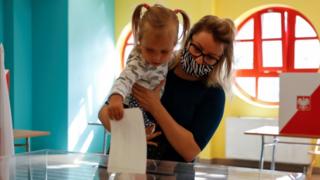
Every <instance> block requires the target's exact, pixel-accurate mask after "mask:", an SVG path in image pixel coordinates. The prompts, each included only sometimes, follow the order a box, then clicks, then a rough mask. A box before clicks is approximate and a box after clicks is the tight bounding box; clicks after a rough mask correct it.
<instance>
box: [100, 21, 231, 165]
mask: <svg viewBox="0 0 320 180" xmlns="http://www.w3.org/2000/svg"><path fill="white" fill-rule="evenodd" d="M234 37H235V28H234V24H233V22H232V21H231V20H229V19H221V18H219V17H217V16H211V15H208V16H204V17H203V18H201V19H200V20H199V21H198V22H197V23H196V24H195V25H194V26H193V27H192V28H191V30H190V32H189V34H188V36H187V39H186V42H185V43H184V47H183V49H182V50H181V51H180V52H179V53H178V54H177V56H176V57H175V63H173V64H172V66H171V68H170V70H169V72H168V75H167V78H166V83H165V88H164V94H163V96H162V98H161V100H160V89H161V85H162V84H163V83H162V84H161V85H159V86H158V87H157V88H155V89H154V90H148V89H146V88H143V87H142V86H139V85H137V84H135V85H134V87H133V96H134V97H135V98H136V99H137V101H138V102H139V104H140V105H141V106H142V107H143V108H144V109H145V110H146V111H148V112H149V113H150V114H151V115H152V116H153V117H154V120H155V122H156V123H157V125H158V126H157V131H156V132H157V133H158V132H161V135H159V134H156V135H159V136H158V137H155V138H153V137H152V136H153V135H151V138H153V139H152V142H155V143H156V144H157V145H158V146H157V157H156V159H161V160H172V161H186V162H190V161H193V160H194V159H195V157H196V156H197V155H198V154H199V153H200V152H201V150H202V149H203V148H204V147H205V146H206V145H207V143H208V142H209V140H210V139H211V137H212V135H213V134H214V132H215V131H216V129H217V127H218V126H219V124H220V121H221V119H222V116H223V112H224V105H225V90H226V89H227V87H228V86H229V82H230V81H229V79H230V76H231V69H232V63H233V41H234ZM105 114H106V113H105V109H104V107H103V108H102V109H101V111H100V120H101V121H102V123H104V121H103V119H104V117H103V116H104V115H105ZM156 135H154V136H156ZM149 140H150V139H149Z"/></svg>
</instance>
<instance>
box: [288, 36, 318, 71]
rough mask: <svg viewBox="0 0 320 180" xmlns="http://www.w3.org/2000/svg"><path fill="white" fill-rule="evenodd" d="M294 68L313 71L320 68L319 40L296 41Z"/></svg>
mask: <svg viewBox="0 0 320 180" xmlns="http://www.w3.org/2000/svg"><path fill="white" fill-rule="evenodd" d="M294 57H295V60H294V68H295V69H309V68H310V69H312V68H319V66H320V44H319V41H318V40H296V42H295V49H294Z"/></svg>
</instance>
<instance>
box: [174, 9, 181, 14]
mask: <svg viewBox="0 0 320 180" xmlns="http://www.w3.org/2000/svg"><path fill="white" fill-rule="evenodd" d="M173 12H174V13H176V14H177V13H179V12H181V9H175V10H173Z"/></svg>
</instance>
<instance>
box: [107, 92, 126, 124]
mask: <svg viewBox="0 0 320 180" xmlns="http://www.w3.org/2000/svg"><path fill="white" fill-rule="evenodd" d="M108 115H109V118H110V119H111V120H120V119H122V117H123V99H122V96H121V95H119V94H113V95H112V96H111V97H110V98H109V105H108Z"/></svg>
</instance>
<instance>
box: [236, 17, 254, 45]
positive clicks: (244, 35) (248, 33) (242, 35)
mask: <svg viewBox="0 0 320 180" xmlns="http://www.w3.org/2000/svg"><path fill="white" fill-rule="evenodd" d="M236 39H237V40H240V39H241V40H244V39H253V19H250V20H249V21H247V22H246V23H245V24H244V25H243V26H242V27H241V29H240V30H239V31H238V33H237V36H236Z"/></svg>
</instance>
